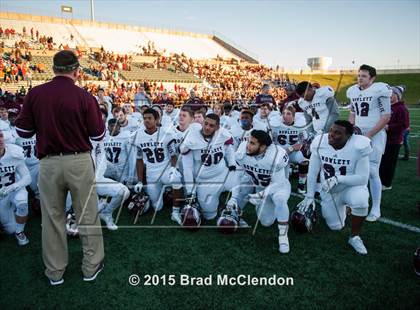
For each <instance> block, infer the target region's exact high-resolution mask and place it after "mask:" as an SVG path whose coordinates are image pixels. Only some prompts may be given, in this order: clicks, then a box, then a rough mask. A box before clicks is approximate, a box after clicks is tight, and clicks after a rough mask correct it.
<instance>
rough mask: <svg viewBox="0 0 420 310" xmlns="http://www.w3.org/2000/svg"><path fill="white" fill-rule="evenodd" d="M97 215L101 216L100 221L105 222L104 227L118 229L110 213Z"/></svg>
mask: <svg viewBox="0 0 420 310" xmlns="http://www.w3.org/2000/svg"><path fill="white" fill-rule="evenodd" d="M99 217H100V218H101V220H102V221H104V222H105V224H106V228H108V230H117V229H118V226H117V225H115V223H114V219H113V218H112V214H103V213H99Z"/></svg>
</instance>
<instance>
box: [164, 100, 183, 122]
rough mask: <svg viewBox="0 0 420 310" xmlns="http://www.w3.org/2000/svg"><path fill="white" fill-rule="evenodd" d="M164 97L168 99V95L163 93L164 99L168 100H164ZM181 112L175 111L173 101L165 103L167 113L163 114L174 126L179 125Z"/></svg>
mask: <svg viewBox="0 0 420 310" xmlns="http://www.w3.org/2000/svg"><path fill="white" fill-rule="evenodd" d="M164 96H165V97H167V95H166V93H163V95H162V99H163V100H166V99H165V98H163V97H164ZM179 112H180V110H179V109H175V104H174V102H173V101H172V100H170V101H167V102H166V103H165V111H164V113H163V114H164V115H165V116H168V117H169V118H170V119H171V121H172V123H173V124H176V123H178V116H179Z"/></svg>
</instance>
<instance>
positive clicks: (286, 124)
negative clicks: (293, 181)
mask: <svg viewBox="0 0 420 310" xmlns="http://www.w3.org/2000/svg"><path fill="white" fill-rule="evenodd" d="M294 121H295V108H293V107H292V106H288V107H286V108H285V109H284V110H283V124H281V125H280V126H278V127H274V128H273V135H274V142H275V144H278V145H280V146H281V147H282V148H283V149H284V150H285V151H286V152H287V154H288V155H289V163H293V164H298V165H299V181H298V187H297V191H298V192H299V193H301V194H303V193H305V183H306V174H307V173H308V164H309V162H308V159H307V158H305V157H304V156H303V154H302V152H301V151H300V150H301V148H302V143H303V141H304V140H306V139H307V138H308V134H307V132H306V127H295V126H294ZM288 171H289V169H286V173H287V174H288Z"/></svg>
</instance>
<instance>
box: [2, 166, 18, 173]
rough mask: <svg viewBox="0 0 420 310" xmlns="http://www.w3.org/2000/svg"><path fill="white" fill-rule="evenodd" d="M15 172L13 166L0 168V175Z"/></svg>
mask: <svg viewBox="0 0 420 310" xmlns="http://www.w3.org/2000/svg"><path fill="white" fill-rule="evenodd" d="M15 170H16V167H15V166H6V167H0V173H5V172H15Z"/></svg>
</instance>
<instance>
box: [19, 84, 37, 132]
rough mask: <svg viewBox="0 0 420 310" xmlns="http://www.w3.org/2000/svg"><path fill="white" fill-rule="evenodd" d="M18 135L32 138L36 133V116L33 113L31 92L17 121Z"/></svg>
mask: <svg viewBox="0 0 420 310" xmlns="http://www.w3.org/2000/svg"><path fill="white" fill-rule="evenodd" d="M15 128H16V133H17V134H18V135H19V137H22V138H30V137H32V136H33V135H34V134H35V132H36V126H35V121H34V115H33V113H32V101H31V92H29V93H28V94H27V95H26V97H25V99H24V101H23V107H22V111H21V112H20V113H19V116H18V117H17V118H16V120H15Z"/></svg>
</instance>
